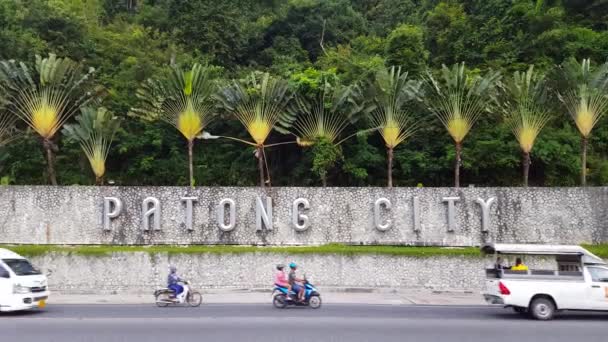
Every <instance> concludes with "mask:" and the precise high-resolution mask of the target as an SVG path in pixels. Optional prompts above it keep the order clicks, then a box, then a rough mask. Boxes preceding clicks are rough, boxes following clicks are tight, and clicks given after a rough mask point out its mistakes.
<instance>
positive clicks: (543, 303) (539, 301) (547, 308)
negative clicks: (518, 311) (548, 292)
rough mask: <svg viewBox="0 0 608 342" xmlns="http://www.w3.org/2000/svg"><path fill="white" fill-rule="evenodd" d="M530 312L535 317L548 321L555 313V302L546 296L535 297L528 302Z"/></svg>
mask: <svg viewBox="0 0 608 342" xmlns="http://www.w3.org/2000/svg"><path fill="white" fill-rule="evenodd" d="M530 314H531V315H532V317H533V318H535V319H538V320H541V321H548V320H550V319H552V318H553V316H554V315H555V304H553V302H552V301H551V300H550V299H548V298H536V299H535V300H533V301H532V304H530Z"/></svg>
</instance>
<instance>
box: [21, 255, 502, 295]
mask: <svg viewBox="0 0 608 342" xmlns="http://www.w3.org/2000/svg"><path fill="white" fill-rule="evenodd" d="M31 261H32V263H33V264H34V265H35V266H36V267H38V268H40V269H41V270H43V271H46V270H50V271H51V272H52V274H51V276H50V277H49V286H50V289H51V290H52V291H57V292H61V293H69V294H86V293H97V294H147V293H151V292H152V291H153V290H154V289H156V288H158V287H162V286H165V285H166V284H165V282H166V277H167V274H168V265H176V266H177V267H178V270H179V274H180V276H182V277H184V278H186V279H188V280H189V281H190V282H191V283H192V284H193V286H194V287H196V288H199V289H204V288H235V289H251V288H270V287H271V286H272V283H273V274H274V267H275V265H276V264H277V263H289V262H291V261H295V262H297V263H298V265H299V268H300V270H301V272H303V273H306V275H307V277H311V280H312V282H313V283H314V284H315V285H317V286H322V287H325V288H327V287H340V288H432V289H466V290H476V289H479V288H481V286H482V285H483V280H484V271H483V267H484V265H483V263H484V261H483V260H482V259H480V258H453V257H452V258H450V257H435V258H430V257H429V258H409V257H408V258H406V257H391V256H332V255H297V256H296V255H275V254H267V253H256V254H221V255H220V254H200V255H167V254H148V253H143V252H141V253H116V254H114V255H113V256H111V257H100V256H90V257H86V256H78V255H67V254H48V255H45V256H39V257H33V258H31ZM490 264H491V261H490ZM448 266H449V267H448Z"/></svg>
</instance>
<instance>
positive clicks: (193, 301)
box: [186, 292, 203, 308]
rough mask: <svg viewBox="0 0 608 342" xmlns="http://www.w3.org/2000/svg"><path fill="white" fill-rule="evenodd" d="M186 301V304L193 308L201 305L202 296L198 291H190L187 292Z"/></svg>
mask: <svg viewBox="0 0 608 342" xmlns="http://www.w3.org/2000/svg"><path fill="white" fill-rule="evenodd" d="M186 301H187V302H188V305H190V306H191V307H193V308H194V307H197V306H200V305H201V303H202V302H203V296H202V295H201V294H200V293H198V292H191V293H189V294H188V298H186Z"/></svg>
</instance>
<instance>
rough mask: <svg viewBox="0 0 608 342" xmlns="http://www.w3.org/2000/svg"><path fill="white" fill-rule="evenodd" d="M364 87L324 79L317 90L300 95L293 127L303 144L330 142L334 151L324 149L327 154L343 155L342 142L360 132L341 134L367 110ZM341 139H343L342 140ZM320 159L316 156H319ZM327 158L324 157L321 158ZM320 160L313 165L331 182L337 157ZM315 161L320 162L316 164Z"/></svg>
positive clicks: (298, 140) (323, 178) (297, 139)
mask: <svg viewBox="0 0 608 342" xmlns="http://www.w3.org/2000/svg"><path fill="white" fill-rule="evenodd" d="M361 96H362V95H361V91H360V88H359V87H358V86H357V85H353V86H343V85H340V84H336V85H332V84H331V83H330V82H328V81H326V80H324V82H323V85H322V86H321V87H320V89H319V91H318V92H317V94H313V95H312V96H311V97H312V98H308V97H306V96H297V97H296V100H295V101H293V102H292V103H293V104H294V105H293V106H291V107H292V108H291V110H292V112H293V113H294V114H295V115H296V120H295V122H294V123H293V127H294V130H295V132H296V133H295V135H296V142H297V143H298V145H300V146H302V147H309V146H315V147H318V148H322V147H321V146H327V147H328V148H329V149H331V150H333V152H334V153H323V154H326V155H333V156H334V157H337V156H338V155H339V150H338V149H339V146H340V144H341V143H343V142H344V141H346V140H347V139H349V138H351V137H353V136H354V135H356V134H358V133H360V132H357V133H354V134H351V135H349V136H347V137H345V138H343V139H340V136H341V134H342V133H343V131H344V130H345V129H346V127H347V126H348V124H349V123H350V122H354V121H356V119H357V118H358V114H360V113H362V112H363V107H364V106H363V103H362V102H361V101H358V100H359V99H360V98H361ZM339 139H340V140H339ZM315 159H316V158H315ZM319 159H323V158H319ZM325 159H326V160H323V161H321V160H319V161H318V162H317V163H315V162H314V161H313V169H318V173H319V176H320V177H321V182H322V184H323V186H327V171H328V169H329V168H330V167H332V166H333V164H335V162H336V160H335V158H325ZM314 164H319V165H317V167H315V165H314Z"/></svg>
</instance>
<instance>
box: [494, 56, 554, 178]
mask: <svg viewBox="0 0 608 342" xmlns="http://www.w3.org/2000/svg"><path fill="white" fill-rule="evenodd" d="M505 90H506V99H505V107H504V114H505V122H506V124H507V126H509V128H511V130H512V131H513V134H514V135H515V138H516V139H517V141H518V142H519V147H520V148H521V151H522V153H523V161H522V164H523V184H524V186H526V187H527V186H528V173H529V169H530V152H531V151H532V147H533V146H534V142H535V141H536V137H537V136H538V134H539V133H540V131H541V130H542V129H543V127H544V126H545V125H546V124H547V122H548V121H549V120H550V118H551V112H550V110H549V108H548V107H547V106H546V103H545V102H546V97H547V88H546V82H545V77H544V75H542V74H539V73H538V72H536V73H535V72H534V66H533V65H531V66H530V67H529V68H528V71H526V72H518V71H516V72H515V73H514V74H513V77H512V78H510V79H508V80H507V81H506V82H505Z"/></svg>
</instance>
